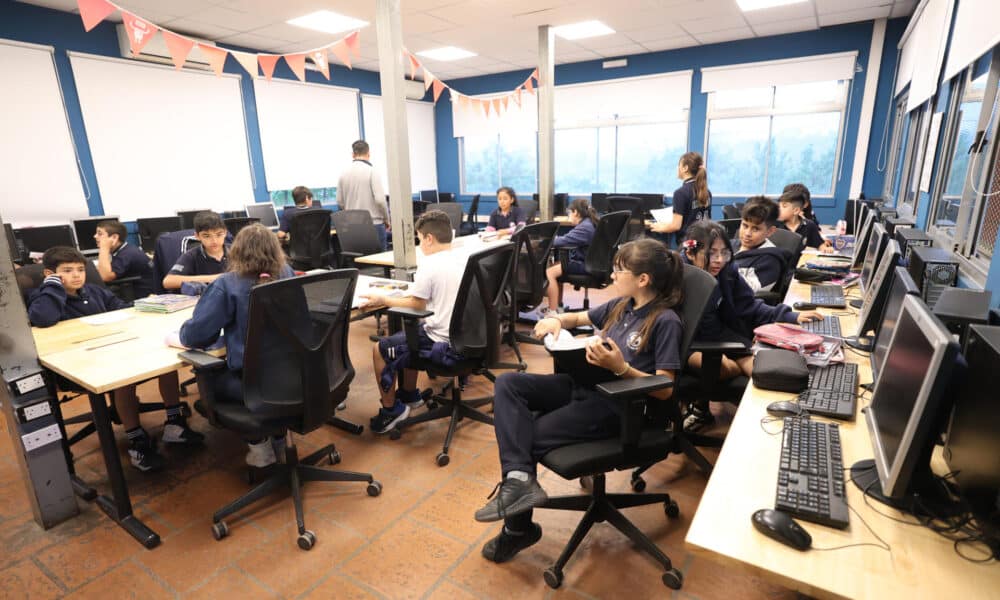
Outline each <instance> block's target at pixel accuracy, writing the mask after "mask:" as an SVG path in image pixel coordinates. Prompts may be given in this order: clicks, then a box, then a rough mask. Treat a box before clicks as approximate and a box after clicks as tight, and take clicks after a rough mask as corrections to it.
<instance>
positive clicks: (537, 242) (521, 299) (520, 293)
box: [504, 221, 559, 364]
mask: <svg viewBox="0 0 1000 600" xmlns="http://www.w3.org/2000/svg"><path fill="white" fill-rule="evenodd" d="M558 230H559V224H558V223H556V222H555V221H549V222H546V223H533V224H531V225H527V226H525V227H524V229H522V230H521V231H519V232H517V233H515V234H514V235H512V236H511V238H510V241H511V242H512V243H513V244H514V247H515V248H516V249H517V250H516V251H515V252H514V259H513V261H512V262H511V273H512V275H511V277H510V290H509V293H508V294H507V296H506V297H505V299H506V303H507V307H506V308H507V333H506V335H505V336H504V337H505V341H506V342H507V343H508V344H509V345H510V347H511V348H513V349H514V354H516V355H517V360H518V362H519V363H522V364H523V363H524V359H523V358H522V357H521V349H520V348H519V347H518V342H527V343H529V344H538V343H540V342H539V341H538V340H536V339H535V338H534V337H532V336H531V335H528V334H525V333H520V332H518V331H517V330H516V329H515V325H516V324H517V320H518V318H517V313H519V312H528V311H530V310H534V309H535V308H537V307H538V306H539V305H540V304H541V302H542V300H543V299H544V298H545V290H546V289H547V288H548V283H549V280H548V279H547V278H546V277H545V269H546V267H548V264H549V256H550V255H551V254H552V243H553V242H554V241H555V237H556V232H557V231H558Z"/></svg>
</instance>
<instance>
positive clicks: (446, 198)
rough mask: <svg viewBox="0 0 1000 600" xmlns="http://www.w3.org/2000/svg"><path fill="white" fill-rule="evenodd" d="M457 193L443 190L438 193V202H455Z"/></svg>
mask: <svg viewBox="0 0 1000 600" xmlns="http://www.w3.org/2000/svg"><path fill="white" fill-rule="evenodd" d="M454 201H455V194H453V193H451V192H441V193H440V194H438V202H454Z"/></svg>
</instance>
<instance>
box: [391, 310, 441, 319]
mask: <svg viewBox="0 0 1000 600" xmlns="http://www.w3.org/2000/svg"><path fill="white" fill-rule="evenodd" d="M433 314H434V311H432V310H417V309H415V308H390V309H389V315H390V316H393V317H400V318H402V319H403V320H413V319H424V318H427V317H429V316H431V315H433Z"/></svg>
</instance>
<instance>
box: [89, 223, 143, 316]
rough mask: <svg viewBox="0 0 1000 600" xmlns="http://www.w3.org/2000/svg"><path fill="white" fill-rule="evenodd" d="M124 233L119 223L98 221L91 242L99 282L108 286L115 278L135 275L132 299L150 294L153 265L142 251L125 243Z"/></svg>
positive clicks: (126, 232)
mask: <svg viewBox="0 0 1000 600" xmlns="http://www.w3.org/2000/svg"><path fill="white" fill-rule="evenodd" d="M127 238H128V231H126V229H125V226H124V225H122V224H121V222H119V221H114V220H111V221H101V222H100V223H98V224H97V231H96V233H94V239H95V240H96V241H97V249H98V254H97V270H98V272H100V274H101V279H103V280H104V281H105V282H106V283H111V282H112V281H114V280H116V279H124V278H126V277H135V276H138V277H139V280H138V281H136V282H135V283H134V284H132V287H133V288H134V289H135V297H136V298H145V297H146V296H148V295H150V294H152V293H153V266H152V265H150V264H149V257H148V256H146V253H145V252H143V251H142V248H139V247H138V246H133V245H132V244H129V243H128V241H127Z"/></svg>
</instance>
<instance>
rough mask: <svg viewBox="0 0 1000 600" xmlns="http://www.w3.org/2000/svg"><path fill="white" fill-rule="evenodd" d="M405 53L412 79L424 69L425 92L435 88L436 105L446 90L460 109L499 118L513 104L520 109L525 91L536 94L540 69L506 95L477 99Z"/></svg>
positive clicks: (411, 55)
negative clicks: (446, 81)
mask: <svg viewBox="0 0 1000 600" xmlns="http://www.w3.org/2000/svg"><path fill="white" fill-rule="evenodd" d="M403 53H404V55H405V56H406V57H407V58H408V59H409V61H410V79H416V78H417V69H422V70H423V72H424V90H428V89H431V88H433V90H434V102H435V103H436V102H437V101H438V98H440V97H441V94H442V93H444V90H448V94H450V96H451V101H452V102H457V103H458V106H459V108H461V109H463V110H472V111H477V112H478V111H480V110H481V111H483V113H484V114H485V115H486V117H489V116H490V112H491V111H492V112H493V114H494V115H496V116H498V117H499V116H500V115H501V114H502V113H504V112H506V111H507V110H508V108H509V106H510V103H511V102H513V103H515V104H517V106H518V107H520V106H521V94H522V92H523V91H524V90H527V91H528V93H529V94H534V93H535V84H534V83H533V81H538V69H535V70H534V71H532V72H531V75H528V78H527V79H525V80H524V83H522V84H520V85H518V86H517V87H515V88H514V89H513V90H511V91H510V92H508V93H506V94H503V95H498V96H493V97H491V98H476V97H473V96H468V95H466V94H463V93H461V92H459V91H457V90H455V89H454V88H453V87H451V86H450V85H448V84H447V83H445V82H443V81H441V80H440V79H438V78H437V77H436V76H435V75H434V74H433V73H431V72H430V70H428V69H427V67H425V66H424V65H423V64H422V63H421V62H420V59H418V58H417V57H416V56H415V55H414V54H413V53H412V52H410V51H409V50H405V49H404V50H403Z"/></svg>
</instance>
